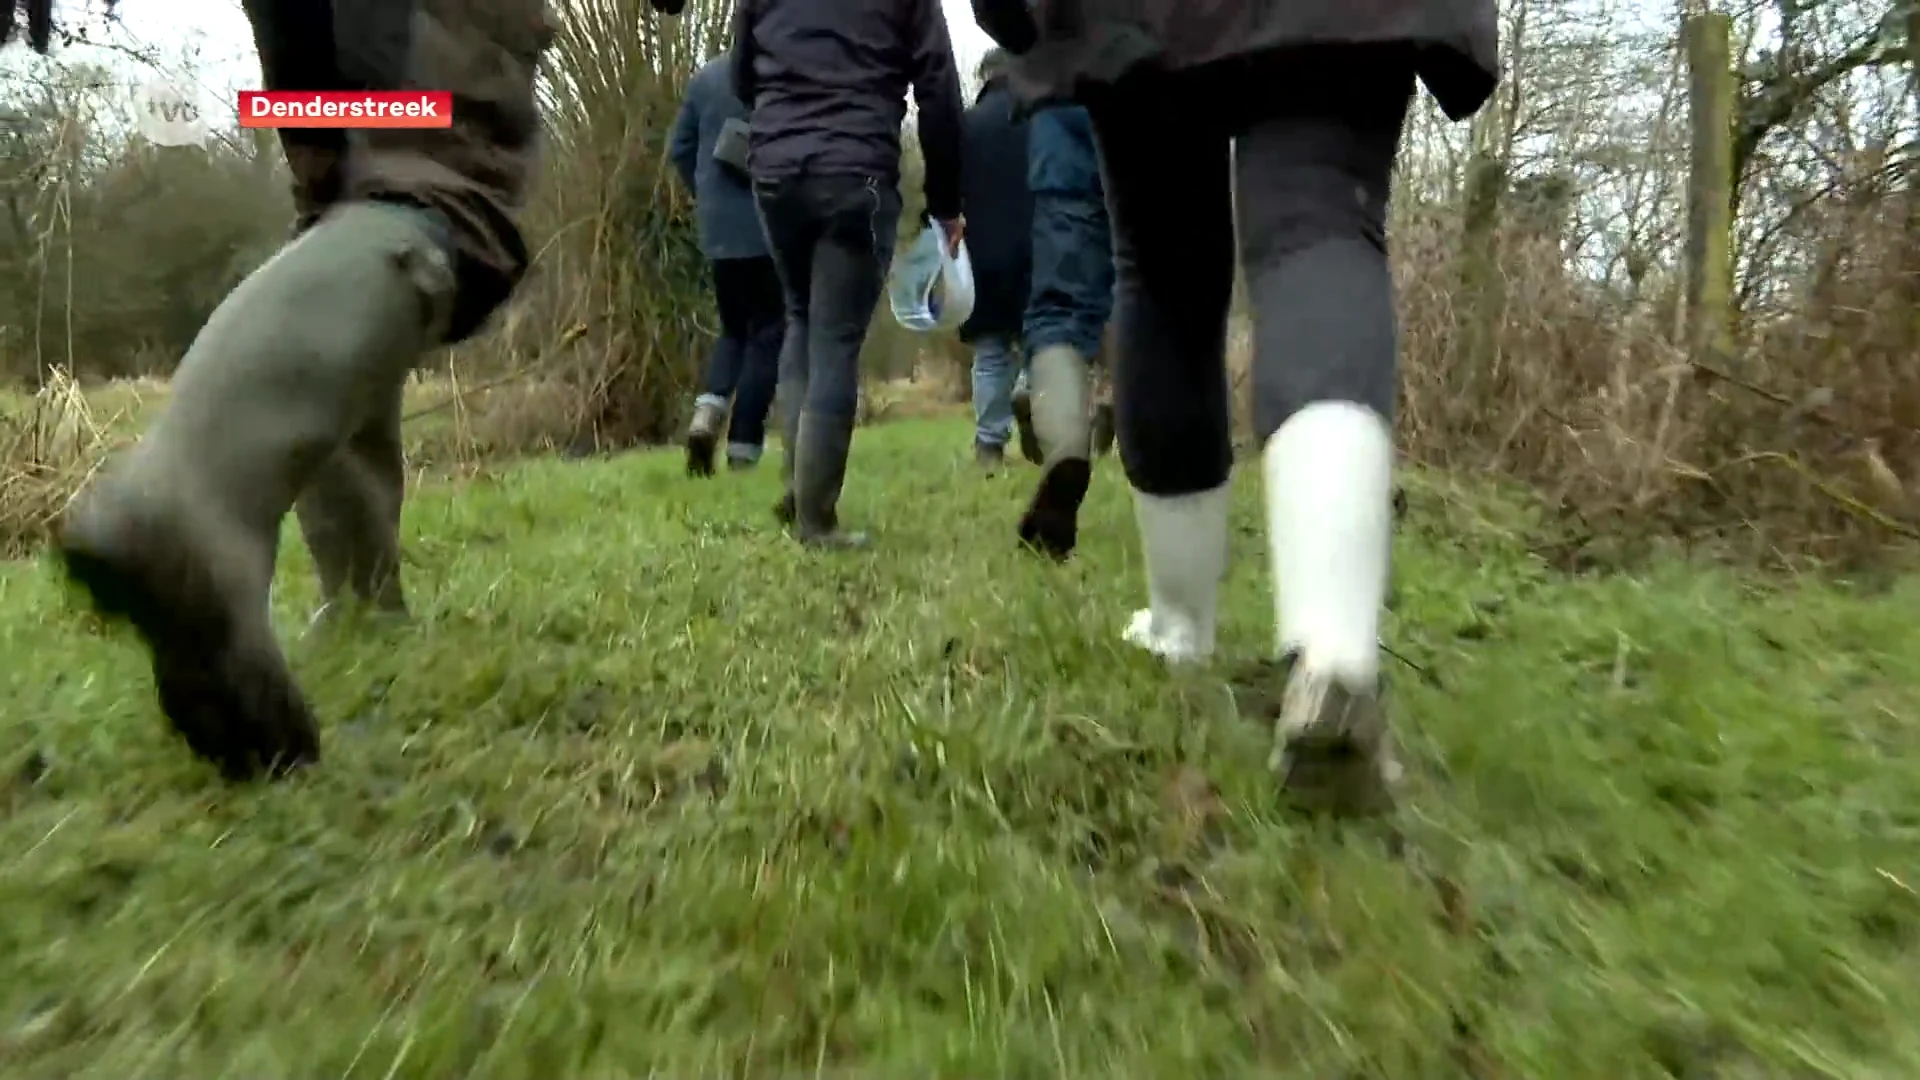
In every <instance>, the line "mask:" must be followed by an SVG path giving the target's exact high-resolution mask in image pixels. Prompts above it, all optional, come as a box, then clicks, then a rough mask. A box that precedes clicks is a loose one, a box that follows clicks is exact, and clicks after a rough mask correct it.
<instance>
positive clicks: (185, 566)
mask: <svg viewBox="0 0 1920 1080" xmlns="http://www.w3.org/2000/svg"><path fill="white" fill-rule="evenodd" d="M503 2H505V0H503ZM245 7H246V10H247V16H248V19H249V21H250V22H251V23H252V24H253V27H254V32H255V39H256V44H257V46H258V48H259V52H260V55H261V66H262V70H263V74H264V75H265V81H266V83H267V85H268V87H269V88H275V89H279V88H286V87H301V86H311V85H320V84H325V83H326V82H330V81H332V80H340V79H350V80H352V81H353V82H355V83H358V84H362V85H367V86H373V87H391V86H401V85H407V84H408V83H409V82H412V83H414V84H416V85H417V84H418V77H419V76H421V75H422V74H423V73H427V74H430V73H436V72H437V73H447V72H459V73H461V76H462V79H461V80H460V82H461V85H457V86H451V87H448V86H447V85H446V84H447V79H445V78H443V77H435V78H433V79H431V80H428V81H429V82H430V83H431V84H434V85H440V86H443V87H445V88H448V89H452V90H454V91H455V92H457V93H460V94H462V95H463V96H465V97H467V98H469V99H471V100H472V101H474V102H475V103H477V104H478V105H480V106H483V107H479V108H472V109H468V110H465V111H463V112H462V113H461V114H460V115H458V116H456V117H455V119H454V126H453V127H452V128H451V129H440V130H434V131H430V132H424V131H406V130H387V131H353V132H312V131H308V132H292V131H289V132H283V143H284V145H285V147H286V150H287V158H288V164H289V166H290V168H291V170H292V172H293V174H294V181H295V196H296V200H295V201H296V208H297V210H298V212H299V221H298V228H299V230H300V232H299V237H298V239H296V240H294V241H293V242H292V243H291V244H289V245H288V246H287V247H286V248H284V249H283V250H282V251H281V252H280V253H279V254H277V255H276V256H275V257H274V258H272V259H271V260H269V261H268V262H267V263H266V264H265V265H263V266H261V267H260V268H259V269H258V270H256V271H254V273H253V274H251V275H250V276H249V277H248V278H247V280H246V281H244V282H242V283H241V284H240V285H239V287H237V288H236V289H235V290H234V291H233V292H232V293H231V294H229V295H228V297H227V298H226V300H225V301H223V302H222V303H221V305H220V307H219V308H218V309H217V310H216V311H215V313H214V315H213V316H212V318H210V319H209V320H208V322H207V325H206V327H205V328H204V329H203V330H202V331H201V333H200V334H199V336H198V337H197V338H196V339H195V341H194V343H193V345H192V346H191V347H190V348H189V349H188V351H187V355H186V356H185V357H184V358H183V359H182V360H181V363H180V366H179V369H178V371H177V372H176V374H175V377H174V381H173V393H172V395H171V396H170V400H169V403H168V406H167V409H166V410H165V411H164V412H163V413H162V414H161V415H160V417H159V418H158V419H157V420H156V421H155V422H154V424H153V425H152V427H151V428H150V429H149V430H148V432H147V433H146V435H145V436H143V438H142V439H141V440H140V442H139V443H138V444H136V445H135V446H134V447H132V448H130V449H129V450H128V451H126V452H125V453H123V454H121V455H118V456H117V457H116V458H115V459H114V460H113V461H112V462H110V463H109V464H108V466H107V467H106V468H105V469H104V470H103V471H102V472H101V474H100V476H99V478H98V479H97V480H96V482H95V483H93V484H92V485H90V486H89V488H88V489H87V490H86V491H85V492H83V493H82V495H81V496H80V497H79V498H78V499H76V500H75V501H74V503H73V504H72V506H71V507H70V508H69V510H68V512H67V513H66V514H65V515H64V517H63V520H62V522H61V527H60V535H59V538H58V546H59V548H60V553H61V555H62V557H63V559H64V561H65V564H66V567H67V571H68V573H69V574H70V575H71V576H72V577H73V578H75V579H76V580H77V581H78V582H79V583H80V584H81V585H82V586H83V587H84V588H85V589H86V590H87V591H88V592H89V593H90V594H91V597H92V599H93V602H94V604H95V605H96V607H98V608H99V609H100V610H101V611H102V612H103V613H104V614H107V615H110V616H113V617H118V618H126V619H128V620H129V621H131V622H132V623H133V624H134V627H135V629H136V631H138V633H139V634H140V635H141V637H142V638H143V639H144V642H145V644H146V647H147V649H148V651H149V653H150V654H151V656H152V661H153V671H154V680H155V684H156V689H157V690H158V694H159V698H160V705H161V709H162V711H163V712H164V713H165V714H166V716H167V719H168V721H169V723H170V724H171V725H172V726H173V728H174V729H175V730H176V731H177V732H178V733H179V734H180V735H181V736H183V737H184V738H185V740H186V741H187V743H188V745H189V746H190V747H191V748H192V749H193V750H194V752H196V753H197V754H199V755H201V756H202V757H205V758H207V759H209V760H211V761H213V762H215V763H216V764H218V765H219V767H220V768H221V770H222V771H223V772H224V773H225V774H226V775H228V776H229V777H233V778H242V777H247V776H252V775H256V774H258V773H261V772H266V773H269V774H272V775H279V774H281V773H284V772H285V771H287V770H288V769H290V768H292V767H295V766H297V765H300V764H303V763H306V762H310V761H313V760H316V759H317V758H318V756H319V738H318V731H317V727H316V725H315V723H314V720H313V716H312V714H311V711H310V710H309V708H308V706H307V704H306V701H305V699H304V697H303V695H302V694H301V693H300V690H299V688H298V686H297V685H295V683H294V681H293V679H292V676H291V674H290V673H289V671H288V668H287V665H286V661H285V658H284V656H283V655H282V654H281V652H280V648H279V645H278V643H277V642H276V641H275V640H274V637H273V632H272V627H271V622H270V619H269V613H268V602H269V594H270V588H271V584H272V580H273V569H274V556H275V550H276V547H277V540H278V536H279V527H280V524H281V521H282V519H283V518H284V517H285V515H286V513H287V512H288V511H289V510H290V509H292V508H293V506H294V503H295V501H296V500H297V499H298V498H300V497H301V495H302V494H303V493H305V492H306V491H307V489H308V488H309V487H310V486H311V485H313V484H314V483H315V481H316V480H322V481H324V480H325V478H326V477H327V476H328V474H329V472H330V470H338V469H339V468H341V467H342V466H341V465H340V463H341V462H343V461H345V460H346V459H344V458H342V457H340V456H339V452H340V451H341V449H342V447H343V445H344V444H347V443H349V442H351V441H353V440H354V439H355V438H356V436H360V437H361V450H362V451H365V450H366V448H368V447H374V446H379V444H381V443H382V442H383V441H384V442H385V443H388V444H391V442H392V441H393V440H392V439H391V434H392V432H391V425H390V418H389V416H388V414H387V413H386V412H385V410H388V409H390V408H391V404H390V403H391V402H392V401H393V400H395V399H397V396H398V389H399V387H400V386H401V385H402V384H403V383H404V381H405V378H406V376H407V373H408V372H409V371H410V370H411V369H412V367H413V366H414V365H415V364H416V363H417V361H418V360H419V358H420V356H421V354H422V353H423V352H424V351H425V350H427V349H429V348H431V347H432V346H434V345H436V344H440V343H443V342H448V341H455V340H460V339H462V338H465V337H467V336H470V335H472V334H474V333H476V332H477V331H478V330H479V328H480V326H481V325H482V324H483V323H484V322H485V320H486V319H487V317H488V316H489V314H490V313H491V312H492V311H493V310H494V309H495V308H496V307H497V306H498V305H499V304H500V303H501V302H502V301H503V300H504V299H505V298H506V297H507V296H508V295H509V294H510V293H511V292H512V290H513V288H514V286H515V284H516V283H517V282H518V281H519V279H520V277H521V275H522V274H523V273H524V272H525V269H526V265H527V262H528V256H527V252H526V247H525V244H524V242H523V240H522V238H521V236H520V233H519V231H518V229H517V227H516V226H515V225H514V216H515V210H516V208H517V207H518V206H519V205H520V203H521V200H522V197H523V195H524V190H525V185H526V181H527V179H528V177H529V176H530V174H531V172H532V165H533V160H534V159H533V146H534V141H535V135H536V133H537V130H538V113H537V110H536V109H535V106H534V100H533V75H534V67H535V65H534V63H533V62H532V61H531V59H530V58H533V57H537V56H538V55H539V54H540V53H541V51H542V50H543V49H544V48H545V46H546V44H547V39H548V37H549V35H550V30H549V29H548V28H547V27H548V24H547V23H546V22H545V20H544V19H543V18H542V17H541V14H540V12H541V9H540V7H539V5H538V4H537V3H532V2H531V0H512V2H511V3H509V4H508V7H509V9H511V10H509V11H508V14H509V15H510V16H512V17H506V18H500V19H490V20H487V21H486V24H485V25H480V24H479V23H478V22H477V21H476V20H474V19H473V18H472V12H471V11H469V10H468V9H467V7H466V6H465V5H462V4H459V3H456V2H455V0H419V2H418V3H416V4H412V5H407V4H394V5H385V6H373V5H360V6H355V7H352V8H348V7H345V6H337V7H336V9H335V10H334V12H333V18H334V19H335V21H336V22H337V23H342V24H345V25H335V26H332V27H326V28H325V29H328V30H331V31H332V33H330V34H322V35H321V40H327V39H330V40H332V41H333V42H334V43H335V44H336V49H335V50H334V51H333V53H332V55H328V53H327V51H326V50H325V49H323V48H316V46H315V43H314V42H315V38H314V34H313V32H312V31H313V30H314V28H313V27H310V26H294V25H291V24H290V23H289V21H288V16H289V14H290V12H291V9H285V8H284V7H282V6H276V5H271V4H266V3H261V2H255V0H249V2H248V3H247V4H246V5H245ZM522 8H524V10H520V9H522ZM294 14H305V12H304V9H303V11H302V12H300V13H294ZM323 21H324V20H323ZM315 80H320V82H315ZM356 456H357V457H359V458H360V459H361V460H362V461H363V462H364V461H365V460H369V459H371V458H373V457H378V458H379V459H380V464H379V466H378V467H376V468H375V469H374V470H372V471H373V472H374V473H377V474H380V475H384V476H385V477H386V478H387V480H388V481H389V482H384V483H382V482H373V483H355V484H349V483H328V484H325V486H323V487H322V488H319V489H316V491H315V494H314V496H313V500H312V504H314V505H316V506H318V505H319V504H325V512H324V513H322V514H321V515H320V516H322V517H324V518H326V519H328V520H329V521H332V522H343V521H344V522H361V523H377V525H378V528H373V527H366V528H360V527H354V528H346V529H338V530H334V531H333V532H332V535H331V539H332V540H339V541H341V544H340V548H339V550H331V551H328V552H323V553H320V557H319V558H318V559H317V560H316V561H317V562H318V563H319V564H320V567H321V570H322V573H323V574H324V575H332V576H334V580H335V581H336V582H343V581H344V582H348V583H349V584H350V583H351V582H352V580H353V579H354V578H355V577H362V579H363V580H362V584H363V585H369V584H370V583H373V582H376V581H377V580H378V579H380V578H381V577H382V576H383V575H382V574H378V573H371V572H370V573H366V574H364V575H363V574H362V573H361V571H362V570H364V568H369V567H374V568H379V567H385V568H387V569H388V570H389V571H391V568H392V567H393V566H394V565H395V563H396V562H397V560H396V559H395V558H393V557H392V556H393V554H394V552H396V551H397V540H396V539H395V535H394V530H393V529H392V528H391V527H390V526H391V525H392V524H395V523H397V517H396V516H395V513H394V511H393V506H395V505H397V501H398V499H399V496H400V485H399V484H398V483H397V482H394V481H395V479H396V475H397V474H396V473H395V472H394V471H393V462H394V461H396V460H397V454H395V453H394V452H393V450H392V447H391V445H385V446H379V449H378V450H377V451H374V452H371V453H367V452H361V453H358V454H356ZM320 531H321V532H323V533H325V532H327V530H325V529H322V530H320ZM354 537H358V538H359V539H358V540H357V541H352V542H348V541H350V540H351V538H354ZM322 543H323V545H327V544H328V543H329V541H328V540H323V541H322ZM325 584H326V582H324V581H323V586H324V585H325ZM371 587H372V588H373V589H374V591H375V592H376V593H377V592H378V591H380V590H379V586H377V585H371Z"/></svg>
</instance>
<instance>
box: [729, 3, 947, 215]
mask: <svg viewBox="0 0 1920 1080" xmlns="http://www.w3.org/2000/svg"><path fill="white" fill-rule="evenodd" d="M733 65H734V66H733V79H734V91H735V93H736V94H737V95H738V96H739V98H740V100H742V101H744V102H747V103H748V105H749V106H750V107H751V108H752V110H753V138H752V154H751V158H750V160H751V163H752V171H753V176H754V179H756V180H781V179H787V178H790V177H795V176H800V175H803V174H811V175H815V176H834V175H840V176H849V175H850V176H866V177H871V178H873V179H875V180H877V181H879V182H881V183H887V184H893V183H898V182H899V177H900V125H901V123H902V122H903V121H904V120H905V119H906V114H907V103H906V96H907V89H908V87H909V86H911V87H912V89H913V97H914V102H915V104H917V105H918V106H919V108H920V150H921V154H922V156H923V157H924V158H925V161H926V169H927V174H926V195H927V211H928V213H929V214H930V215H932V216H933V217H936V218H943V219H944V218H952V217H955V216H957V215H958V214H959V213H960V210H961V206H960V118H961V116H962V114H963V107H962V105H961V101H960V74H959V72H958V71H957V70H956V69H955V67H954V62H953V45H952V43H951V42H950V41H949V40H948V38H947V20H946V16H945V14H944V13H943V12H942V11H941V7H940V0H740V2H739V3H738V4H737V5H736V6H735V8H734V30H733Z"/></svg>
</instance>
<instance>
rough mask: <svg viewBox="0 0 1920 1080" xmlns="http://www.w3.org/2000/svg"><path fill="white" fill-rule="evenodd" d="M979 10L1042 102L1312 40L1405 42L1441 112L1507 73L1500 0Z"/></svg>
mask: <svg viewBox="0 0 1920 1080" xmlns="http://www.w3.org/2000/svg"><path fill="white" fill-rule="evenodd" d="M973 11H974V18H975V20H976V21H977V22H978V23H979V24H980V28H981V29H982V30H985V31H986V32H987V35H988V36H989V37H991V38H993V39H994V40H995V41H996V42H998V43H999V44H1000V46H1001V47H1002V48H1004V49H1006V50H1007V51H1008V52H1010V53H1014V54H1016V55H1018V56H1020V58H1021V61H1020V63H1019V64H1018V65H1017V68H1016V75H1015V82H1016V87H1017V89H1018V90H1019V91H1020V93H1021V95H1022V96H1023V97H1025V98H1028V99H1030V100H1036V101H1038V100H1047V99H1050V98H1080V99H1082V100H1084V97H1085V95H1086V93H1087V92H1088V91H1089V90H1093V89H1095V88H1097V87H1100V86H1111V85H1113V84H1114V83H1116V82H1119V81H1120V79H1121V78H1122V77H1123V76H1126V75H1128V74H1131V73H1134V72H1138V71H1144V70H1152V69H1159V70H1163V71H1179V70H1183V69H1190V68H1198V67H1203V66H1205V65H1208V64H1214V63H1217V62H1220V61H1225V60H1235V59H1244V58H1249V57H1257V56H1261V55H1264V54H1272V53H1284V52H1286V51H1289V50H1293V49H1298V48H1301V47H1303V46H1307V45H1325V44H1337V45H1406V46H1411V47H1412V48H1413V49H1414V50H1415V51H1416V53H1417V54H1418V57H1419V59H1418V71H1419V74H1420V79H1421V81H1422V82H1423V83H1425V84H1426V87H1427V89H1428V90H1429V91H1430V92H1432V94H1433V96H1434V98H1435V100H1437V101H1438V102H1439V103H1440V108H1441V109H1442V110H1444V111H1445V112H1446V114H1447V115H1448V116H1449V117H1452V118H1453V119H1455V120H1464V119H1466V118H1467V117H1468V116H1471V115H1472V114H1473V113H1474V112H1476V111H1477V110H1478V109H1479V108H1480V106H1482V105H1484V104H1485V103H1486V101H1487V99H1488V98H1489V97H1491V96H1492V94H1493V88H1494V86H1495V85H1496V84H1497V82H1498V79H1499V71H1500V63H1499V23H1498V12H1497V8H1496V0H973Z"/></svg>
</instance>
